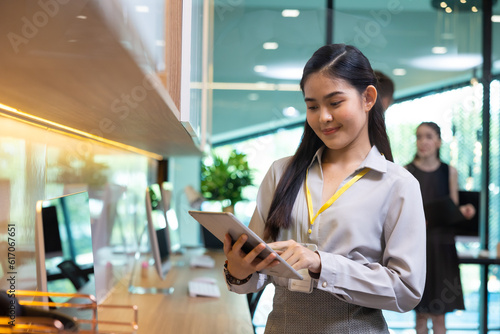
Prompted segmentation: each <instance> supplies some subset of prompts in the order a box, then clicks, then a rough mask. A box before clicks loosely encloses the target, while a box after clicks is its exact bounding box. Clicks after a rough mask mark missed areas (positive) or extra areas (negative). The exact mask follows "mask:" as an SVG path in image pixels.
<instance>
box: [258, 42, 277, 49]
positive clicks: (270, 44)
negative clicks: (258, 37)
mask: <svg viewBox="0 0 500 334" xmlns="http://www.w3.org/2000/svg"><path fill="white" fill-rule="evenodd" d="M278 46H279V45H278V43H276V42H266V43H264V44H263V45H262V47H263V48H264V49H266V50H276V49H277V48H278Z"/></svg>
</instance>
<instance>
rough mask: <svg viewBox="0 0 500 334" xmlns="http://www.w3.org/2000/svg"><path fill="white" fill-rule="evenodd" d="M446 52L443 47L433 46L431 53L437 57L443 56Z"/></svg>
mask: <svg viewBox="0 0 500 334" xmlns="http://www.w3.org/2000/svg"><path fill="white" fill-rule="evenodd" d="M446 52H448V49H447V48H446V47H445V46H435V47H433V48H432V53H434V54H437V55H444V54H445V53H446Z"/></svg>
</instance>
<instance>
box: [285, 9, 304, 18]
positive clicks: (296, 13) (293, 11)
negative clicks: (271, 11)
mask: <svg viewBox="0 0 500 334" xmlns="http://www.w3.org/2000/svg"><path fill="white" fill-rule="evenodd" d="M299 15H300V10H298V9H283V11H282V12H281V16H283V17H297V16H299Z"/></svg>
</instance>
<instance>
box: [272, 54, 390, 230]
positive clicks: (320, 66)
mask: <svg viewBox="0 0 500 334" xmlns="http://www.w3.org/2000/svg"><path fill="white" fill-rule="evenodd" d="M317 72H321V73H323V74H325V75H327V76H329V77H330V78H332V79H342V80H344V81H346V82H348V83H349V84H351V85H352V86H353V87H354V88H356V90H357V91H358V92H359V93H360V94H362V93H364V92H365V90H366V88H367V87H368V86H370V85H373V86H374V87H377V78H376V76H375V73H374V72H373V69H372V67H371V65H370V62H369V61H368V59H367V58H366V57H365V56H364V55H363V54H362V53H361V51H359V50H358V49H357V48H356V47H354V46H350V45H345V44H330V45H325V46H323V47H321V48H319V49H318V50H317V51H316V52H315V53H314V54H313V55H312V57H311V59H309V61H308V62H307V63H306V65H305V67H304V71H303V74H302V80H301V81H300V88H301V89H302V92H304V85H305V83H306V81H307V79H308V78H309V76H310V75H311V74H314V73H317ZM368 134H369V138H370V144H371V145H375V146H377V148H378V149H379V151H380V152H381V153H383V154H384V155H385V158H386V159H388V160H390V161H392V152H391V148H390V145H389V139H388V137H387V132H386V129H385V120H384V110H383V108H382V104H381V103H380V99H377V101H376V102H375V104H374V106H373V107H372V109H371V110H370V111H369V115H368ZM323 145H324V144H323V142H322V141H321V139H320V138H319V137H318V136H317V135H316V133H314V131H313V129H312V128H311V127H310V126H309V124H308V123H307V121H306V122H305V125H304V133H303V134H302V140H301V143H300V145H299V147H298V149H297V151H296V152H295V155H294V156H293V157H292V159H291V160H290V162H289V164H288V166H287V167H286V169H285V172H284V173H283V176H282V178H281V180H280V182H279V183H278V186H277V188H276V192H275V194H274V197H273V200H272V202H271V207H270V209H269V215H268V218H267V221H266V228H265V238H266V239H268V238H271V239H272V240H276V239H277V237H278V234H279V231H280V229H281V228H284V229H287V228H289V227H290V224H291V212H292V207H293V204H294V203H295V199H296V197H297V194H298V192H299V190H300V187H301V186H302V184H303V182H304V179H305V175H306V171H307V167H308V165H309V163H310V162H311V160H312V158H313V156H314V154H315V153H316V151H317V150H318V149H319V148H320V147H321V146H323Z"/></svg>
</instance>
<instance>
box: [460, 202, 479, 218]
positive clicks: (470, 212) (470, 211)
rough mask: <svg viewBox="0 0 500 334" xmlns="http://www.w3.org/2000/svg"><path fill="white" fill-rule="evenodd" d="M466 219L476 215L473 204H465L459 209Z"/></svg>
mask: <svg viewBox="0 0 500 334" xmlns="http://www.w3.org/2000/svg"><path fill="white" fill-rule="evenodd" d="M459 209H460V212H462V214H463V215H464V217H465V219H471V218H472V217H474V215H475V214H476V208H475V207H474V205H472V204H465V205H461V206H460V207H459Z"/></svg>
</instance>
